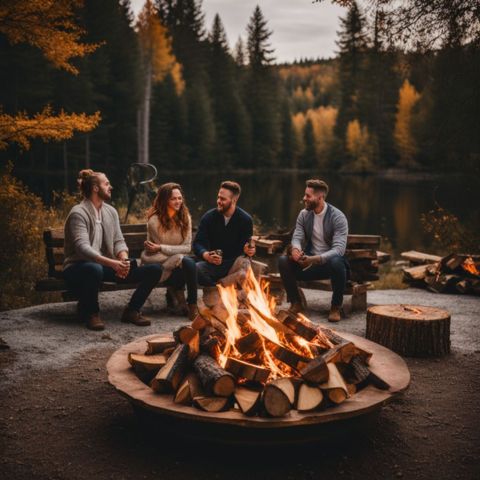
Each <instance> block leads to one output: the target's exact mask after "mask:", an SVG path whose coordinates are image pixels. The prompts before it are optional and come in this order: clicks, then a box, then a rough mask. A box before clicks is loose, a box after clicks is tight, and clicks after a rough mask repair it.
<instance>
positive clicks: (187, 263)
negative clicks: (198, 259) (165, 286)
mask: <svg viewBox="0 0 480 480" xmlns="http://www.w3.org/2000/svg"><path fill="white" fill-rule="evenodd" d="M182 268H184V269H185V270H190V271H193V270H195V268H196V265H195V260H194V259H193V258H192V257H183V258H182Z"/></svg>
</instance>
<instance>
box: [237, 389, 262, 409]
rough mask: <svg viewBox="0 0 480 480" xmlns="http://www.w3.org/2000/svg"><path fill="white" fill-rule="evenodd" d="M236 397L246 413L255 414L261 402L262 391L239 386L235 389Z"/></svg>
mask: <svg viewBox="0 0 480 480" xmlns="http://www.w3.org/2000/svg"><path fill="white" fill-rule="evenodd" d="M234 397H235V401H236V402H237V404H238V406H239V408H240V410H241V411H242V413H243V414H244V415H255V413H257V411H258V409H259V407H260V404H261V398H262V392H261V391H259V390H251V389H250V388H246V387H240V386H239V387H237V388H236V389H235V393H234Z"/></svg>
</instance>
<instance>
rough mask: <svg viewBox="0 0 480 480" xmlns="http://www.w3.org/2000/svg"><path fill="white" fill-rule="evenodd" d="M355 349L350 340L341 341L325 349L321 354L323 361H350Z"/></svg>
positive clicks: (355, 351)
mask: <svg viewBox="0 0 480 480" xmlns="http://www.w3.org/2000/svg"><path fill="white" fill-rule="evenodd" d="M356 353H357V349H356V348H355V345H354V344H353V343H352V342H347V341H345V342H343V343H340V344H338V345H335V346H334V347H333V348H331V349H330V350H327V351H326V352H325V353H324V354H323V355H322V357H323V360H324V361H325V363H350V360H351V359H352V357H353V356H354V355H355V354H356Z"/></svg>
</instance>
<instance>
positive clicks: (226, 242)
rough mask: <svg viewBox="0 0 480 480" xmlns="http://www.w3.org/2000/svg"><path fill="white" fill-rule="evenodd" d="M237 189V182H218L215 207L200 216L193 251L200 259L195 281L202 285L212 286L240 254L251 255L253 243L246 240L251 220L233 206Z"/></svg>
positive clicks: (238, 195) (246, 214) (250, 229)
mask: <svg viewBox="0 0 480 480" xmlns="http://www.w3.org/2000/svg"><path fill="white" fill-rule="evenodd" d="M240 193H241V188H240V185H239V184H238V183H236V182H231V181H225V182H222V184H221V185H220V190H219V191H218V195H217V208H213V209H211V210H209V211H208V212H207V213H205V214H204V215H203V217H202V218H201V220H200V224H199V226H198V231H197V235H196V236H195V240H194V241H193V251H194V252H195V255H196V256H197V257H199V258H201V259H202V260H203V261H200V262H199V263H197V273H198V283H199V284H200V285H201V286H203V287H211V286H214V285H215V284H216V283H217V282H218V280H220V279H221V278H223V277H225V276H226V275H227V274H228V273H229V271H230V269H231V268H232V266H233V264H234V263H235V260H236V259H237V258H238V257H240V256H241V255H242V254H245V255H246V256H247V257H252V256H253V255H255V246H252V245H251V244H250V242H249V241H250V237H251V236H252V234H253V221H252V217H251V216H250V215H249V214H248V213H247V212H245V210H242V209H241V208H240V207H238V206H237V202H238V199H239V197H240Z"/></svg>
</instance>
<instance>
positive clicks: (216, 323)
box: [197, 299, 227, 336]
mask: <svg viewBox="0 0 480 480" xmlns="http://www.w3.org/2000/svg"><path fill="white" fill-rule="evenodd" d="M197 306H198V312H199V313H200V315H201V316H202V317H203V318H204V319H205V320H206V321H207V322H208V323H209V325H210V326H212V327H213V328H215V330H218V331H219V332H220V333H221V334H222V335H224V336H225V335H226V332H227V327H226V326H225V324H224V323H223V322H221V321H220V320H219V319H218V318H216V317H215V316H214V315H213V314H212V313H211V311H210V309H209V308H208V307H207V306H206V305H205V304H204V303H203V301H202V300H201V299H199V300H198V302H197Z"/></svg>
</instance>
